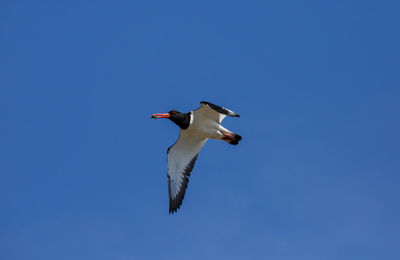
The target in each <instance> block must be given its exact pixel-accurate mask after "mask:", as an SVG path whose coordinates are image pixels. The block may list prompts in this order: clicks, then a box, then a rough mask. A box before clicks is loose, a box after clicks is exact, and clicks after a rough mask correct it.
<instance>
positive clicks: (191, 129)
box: [151, 101, 242, 214]
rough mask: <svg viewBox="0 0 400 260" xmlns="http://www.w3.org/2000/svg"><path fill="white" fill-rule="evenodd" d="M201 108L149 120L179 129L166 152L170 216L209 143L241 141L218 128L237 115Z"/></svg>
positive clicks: (205, 104) (203, 105) (204, 104)
mask: <svg viewBox="0 0 400 260" xmlns="http://www.w3.org/2000/svg"><path fill="white" fill-rule="evenodd" d="M200 104H201V107H200V108H199V109H197V110H194V111H190V112H188V113H181V112H179V111H176V110H171V111H169V112H168V113H163V114H153V115H152V116H151V118H155V119H157V118H168V119H169V120H171V121H172V122H174V123H175V124H176V125H178V126H179V127H180V133H179V138H178V140H177V141H176V142H175V144H173V145H172V146H171V147H169V148H168V150H167V166H168V175H167V176H168V193H169V213H170V214H171V213H174V212H176V211H177V210H178V209H179V208H180V206H181V205H182V201H183V198H184V196H185V192H186V188H187V185H188V182H189V176H190V173H191V171H192V170H193V167H194V164H195V162H196V159H197V156H198V155H199V153H200V151H201V149H202V148H203V146H204V145H205V143H206V142H207V140H208V139H217V140H223V141H225V142H227V143H229V144H233V145H237V144H238V143H239V141H240V140H241V139H242V137H241V136H240V135H238V134H235V133H234V132H232V131H229V130H228V129H226V128H224V127H223V126H222V125H221V122H222V120H224V118H225V117H226V116H232V117H239V115H238V114H236V113H235V112H233V111H232V110H229V109H227V108H223V107H220V106H217V105H214V104H211V103H209V102H205V101H202V102H200Z"/></svg>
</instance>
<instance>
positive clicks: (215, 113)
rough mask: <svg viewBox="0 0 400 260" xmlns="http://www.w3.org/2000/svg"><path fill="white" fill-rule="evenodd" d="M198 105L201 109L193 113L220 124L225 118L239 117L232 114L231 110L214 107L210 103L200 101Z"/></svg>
mask: <svg viewBox="0 0 400 260" xmlns="http://www.w3.org/2000/svg"><path fill="white" fill-rule="evenodd" d="M200 104H201V107H200V108H199V109H197V110H195V111H194V112H195V113H196V114H201V115H202V116H204V117H206V118H210V119H213V120H215V121H217V122H218V123H221V122H222V120H224V118H225V117H226V116H233V117H239V115H238V114H236V113H235V112H233V111H232V110H229V109H227V108H224V107H220V106H217V105H214V104H212V103H210V102H206V101H201V102H200Z"/></svg>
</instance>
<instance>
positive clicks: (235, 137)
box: [229, 134, 242, 145]
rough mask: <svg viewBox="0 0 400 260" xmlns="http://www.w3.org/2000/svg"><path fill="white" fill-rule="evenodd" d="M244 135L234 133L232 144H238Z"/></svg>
mask: <svg viewBox="0 0 400 260" xmlns="http://www.w3.org/2000/svg"><path fill="white" fill-rule="evenodd" d="M240 140H242V137H241V136H240V135H238V134H233V139H232V140H231V141H230V142H229V143H230V144H233V145H237V144H238V143H239V141H240Z"/></svg>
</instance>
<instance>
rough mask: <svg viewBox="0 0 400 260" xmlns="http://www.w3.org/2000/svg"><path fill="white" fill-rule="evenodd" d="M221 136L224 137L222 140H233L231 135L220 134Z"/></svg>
mask: <svg viewBox="0 0 400 260" xmlns="http://www.w3.org/2000/svg"><path fill="white" fill-rule="evenodd" d="M222 134H223V135H224V137H222V140H227V141H229V140H233V139H235V137H234V136H233V134H231V133H226V132H222Z"/></svg>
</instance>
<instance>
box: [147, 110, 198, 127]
mask: <svg viewBox="0 0 400 260" xmlns="http://www.w3.org/2000/svg"><path fill="white" fill-rule="evenodd" d="M150 118H154V119H157V118H168V119H169V120H171V121H172V122H174V123H175V124H177V125H178V126H179V127H180V128H182V129H186V128H188V127H189V124H190V112H189V113H186V114H184V113H181V112H179V111H176V110H171V111H169V112H168V113H162V114H152V115H151V117H150Z"/></svg>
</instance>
